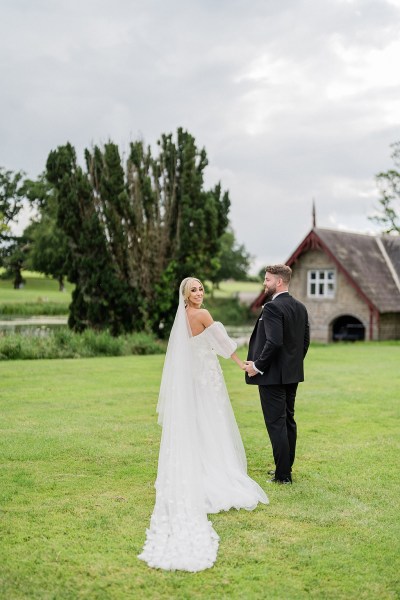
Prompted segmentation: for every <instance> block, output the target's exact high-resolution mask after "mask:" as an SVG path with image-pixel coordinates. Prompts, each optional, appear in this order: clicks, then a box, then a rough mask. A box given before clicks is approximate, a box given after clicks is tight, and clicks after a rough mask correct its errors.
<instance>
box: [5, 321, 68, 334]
mask: <svg viewBox="0 0 400 600" xmlns="http://www.w3.org/2000/svg"><path fill="white" fill-rule="evenodd" d="M66 326H67V317H24V318H10V319H4V317H3V318H2V319H1V320H0V335H8V334H11V333H22V334H24V335H36V336H42V335H47V333H48V332H49V331H50V330H51V329H55V328H60V327H66Z"/></svg>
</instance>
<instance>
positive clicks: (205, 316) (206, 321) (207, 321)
mask: <svg viewBox="0 0 400 600" xmlns="http://www.w3.org/2000/svg"><path fill="white" fill-rule="evenodd" d="M199 313H200V314H199V317H200V319H199V320H200V321H201V323H202V324H203V325H204V327H209V326H210V325H212V324H213V323H214V319H213V318H212V316H211V314H210V312H209V311H208V310H207V309H206V308H200V309H199Z"/></svg>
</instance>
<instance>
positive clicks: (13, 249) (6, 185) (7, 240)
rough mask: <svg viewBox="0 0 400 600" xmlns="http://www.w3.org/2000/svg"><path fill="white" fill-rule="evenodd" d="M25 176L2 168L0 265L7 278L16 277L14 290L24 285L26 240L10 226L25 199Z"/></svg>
mask: <svg viewBox="0 0 400 600" xmlns="http://www.w3.org/2000/svg"><path fill="white" fill-rule="evenodd" d="M23 177H24V174H23V173H22V171H18V172H16V173H13V172H12V171H7V170H5V169H4V168H0V265H2V266H4V267H5V268H6V276H10V275H11V276H14V288H15V289H18V288H19V287H21V284H22V283H23V279H22V275H21V270H22V267H23V261H24V258H25V240H24V238H22V237H19V236H16V235H13V234H12V232H11V228H10V224H11V223H12V222H15V219H16V218H17V216H18V213H19V212H20V210H21V208H22V203H23V199H24V185H23Z"/></svg>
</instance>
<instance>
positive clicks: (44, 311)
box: [0, 301, 69, 317]
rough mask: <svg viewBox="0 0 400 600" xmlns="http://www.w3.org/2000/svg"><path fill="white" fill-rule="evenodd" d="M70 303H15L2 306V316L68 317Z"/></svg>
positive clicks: (0, 306) (0, 312) (0, 308)
mask: <svg viewBox="0 0 400 600" xmlns="http://www.w3.org/2000/svg"><path fill="white" fill-rule="evenodd" d="M68 305H69V302H68V303H62V302H60V303H59V302H45V301H38V302H15V303H13V304H0V314H1V315H7V316H24V317H33V316H36V315H40V316H49V315H53V316H54V315H57V316H59V315H62V316H64V315H67V314H68Z"/></svg>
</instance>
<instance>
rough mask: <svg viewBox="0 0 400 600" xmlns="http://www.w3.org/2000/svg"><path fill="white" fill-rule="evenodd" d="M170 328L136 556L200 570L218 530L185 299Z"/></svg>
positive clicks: (210, 558)
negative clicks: (149, 496)
mask: <svg viewBox="0 0 400 600" xmlns="http://www.w3.org/2000/svg"><path fill="white" fill-rule="evenodd" d="M186 281H187V279H185V280H183V281H182V283H181V285H180V288H179V305H178V310H177V313H176V316H175V321H174V324H173V327H172V330H171V335H170V339H169V343H168V348H167V353H166V357H165V362H164V369H163V374H162V380H161V387H160V394H159V401H158V406H157V412H158V415H159V419H158V422H159V423H160V424H161V425H162V435H161V444H160V454H159V460H158V473H157V479H156V483H155V488H156V503H155V507H154V511H153V514H152V517H151V521H150V528H149V529H148V530H147V532H146V542H145V545H144V548H143V552H142V553H141V554H140V555H139V558H140V559H142V560H144V561H145V562H146V563H147V564H148V565H149V566H151V567H158V568H162V569H167V570H174V569H180V570H185V571H193V572H195V571H201V570H203V569H206V568H208V567H211V566H212V565H213V564H214V562H215V559H216V555H217V551H218V540H219V538H218V535H217V534H216V532H215V531H214V529H213V528H212V525H211V523H210V522H209V521H208V519H207V514H206V512H205V501H204V491H203V489H202V483H201V478H200V477H199V473H200V472H201V464H200V457H199V451H198V449H199V447H200V444H199V440H198V431H197V428H196V405H195V401H196V392H195V389H194V369H195V365H194V364H193V362H194V361H193V355H192V349H191V345H190V344H191V343H190V338H191V331H190V326H189V323H188V320H187V316H186V310H185V304H184V299H183V294H182V291H183V287H184V285H185V283H186Z"/></svg>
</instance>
